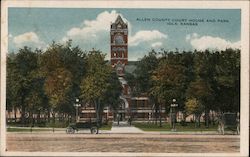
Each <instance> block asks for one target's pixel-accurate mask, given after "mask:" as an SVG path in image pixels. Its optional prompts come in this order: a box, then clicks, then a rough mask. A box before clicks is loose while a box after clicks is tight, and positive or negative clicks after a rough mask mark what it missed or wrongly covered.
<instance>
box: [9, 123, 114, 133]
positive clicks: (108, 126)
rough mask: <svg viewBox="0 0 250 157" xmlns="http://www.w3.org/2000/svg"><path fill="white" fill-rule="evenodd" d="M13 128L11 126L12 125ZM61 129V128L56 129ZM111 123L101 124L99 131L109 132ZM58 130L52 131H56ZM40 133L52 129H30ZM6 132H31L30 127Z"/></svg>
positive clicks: (51, 129) (10, 128) (11, 129)
mask: <svg viewBox="0 0 250 157" xmlns="http://www.w3.org/2000/svg"><path fill="white" fill-rule="evenodd" d="M12 126H13V125H12ZM58 128H61V127H58ZM111 128H112V123H108V124H103V125H102V127H100V128H99V130H111ZM57 130H58V129H56V128H55V129H54V131H57ZM40 131H51V132H52V131H53V128H43V127H41V128H32V132H40ZM7 132H31V128H30V127H9V128H7Z"/></svg>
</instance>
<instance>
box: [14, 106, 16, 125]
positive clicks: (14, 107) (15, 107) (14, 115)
mask: <svg viewBox="0 0 250 157" xmlns="http://www.w3.org/2000/svg"><path fill="white" fill-rule="evenodd" d="M14 122H15V123H16V107H14Z"/></svg>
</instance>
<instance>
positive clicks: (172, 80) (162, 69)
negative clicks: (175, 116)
mask: <svg viewBox="0 0 250 157" xmlns="http://www.w3.org/2000/svg"><path fill="white" fill-rule="evenodd" d="M151 79H152V82H153V87H152V88H151V95H152V96H153V97H154V98H155V100H156V102H157V103H159V105H160V109H161V106H162V105H165V107H166V108H168V109H169V108H170V107H169V105H170V104H171V100H173V99H174V98H180V93H181V91H182V89H183V82H184V81H185V76H184V67H183V66H181V65H173V64H169V63H168V62H167V60H162V61H161V62H160V63H159V66H158V67H157V69H156V70H155V71H154V73H153V75H152V78H151ZM160 125H161V113H160Z"/></svg>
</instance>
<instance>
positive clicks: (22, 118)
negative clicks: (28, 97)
mask: <svg viewBox="0 0 250 157" xmlns="http://www.w3.org/2000/svg"><path fill="white" fill-rule="evenodd" d="M21 108H22V109H21V123H22V124H25V107H24V106H22V107H21Z"/></svg>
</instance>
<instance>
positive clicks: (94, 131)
mask: <svg viewBox="0 0 250 157" xmlns="http://www.w3.org/2000/svg"><path fill="white" fill-rule="evenodd" d="M90 132H91V134H98V130H97V127H92V128H91V129H90Z"/></svg>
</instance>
